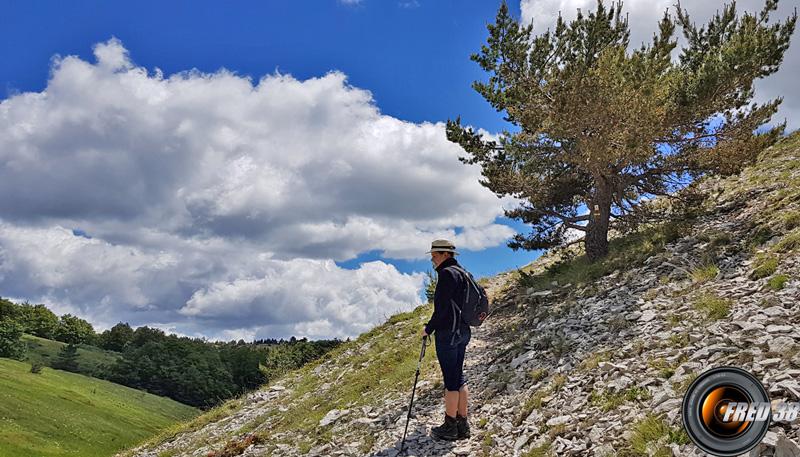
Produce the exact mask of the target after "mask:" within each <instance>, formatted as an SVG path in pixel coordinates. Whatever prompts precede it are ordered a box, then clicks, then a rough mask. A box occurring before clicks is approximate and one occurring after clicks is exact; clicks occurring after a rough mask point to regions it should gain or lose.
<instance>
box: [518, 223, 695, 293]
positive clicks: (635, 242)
mask: <svg viewBox="0 0 800 457" xmlns="http://www.w3.org/2000/svg"><path fill="white" fill-rule="evenodd" d="M689 227H690V225H689V223H688V221H686V220H683V221H677V220H676V221H668V222H664V223H660V224H648V225H643V226H642V227H640V229H639V230H638V231H636V232H633V233H629V234H627V235H624V236H620V237H616V238H612V239H610V240H609V242H608V255H607V256H606V257H604V258H603V259H601V260H598V261H596V262H594V263H591V262H590V261H589V259H588V257H587V256H586V255H585V254H582V255H579V256H567V257H566V258H564V259H563V260H560V261H557V262H555V263H554V264H552V265H550V266H549V267H547V268H546V269H545V271H543V272H538V273H537V272H535V271H534V264H531V265H528V266H526V267H523V268H522V269H520V270H519V271H518V275H519V277H518V282H519V284H520V285H521V286H523V287H532V288H534V289H536V290H544V289H549V288H552V287H553V286H552V281H556V282H557V284H561V285H563V284H568V283H569V284H572V285H574V286H576V287H577V286H582V285H590V286H591V285H592V284H594V282H595V280H597V279H599V278H601V277H603V276H605V275H607V274H609V273H612V272H613V271H614V270H620V271H626V270H628V269H630V268H631V267H632V266H634V265H640V264H641V263H642V262H644V261H645V260H647V258H649V257H651V256H653V255H654V254H657V253H659V252H661V251H663V250H664V246H665V245H666V244H668V243H671V242H673V241H675V240H677V239H679V238H681V237H682V236H684V235H686V234H687V233H688V229H689Z"/></svg>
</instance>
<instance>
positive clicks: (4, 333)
mask: <svg viewBox="0 0 800 457" xmlns="http://www.w3.org/2000/svg"><path fill="white" fill-rule="evenodd" d="M0 357H8V358H10V359H17V360H22V359H23V358H24V357H25V343H24V342H23V341H22V326H21V325H20V324H18V323H16V322H14V321H12V320H10V319H2V320H0Z"/></svg>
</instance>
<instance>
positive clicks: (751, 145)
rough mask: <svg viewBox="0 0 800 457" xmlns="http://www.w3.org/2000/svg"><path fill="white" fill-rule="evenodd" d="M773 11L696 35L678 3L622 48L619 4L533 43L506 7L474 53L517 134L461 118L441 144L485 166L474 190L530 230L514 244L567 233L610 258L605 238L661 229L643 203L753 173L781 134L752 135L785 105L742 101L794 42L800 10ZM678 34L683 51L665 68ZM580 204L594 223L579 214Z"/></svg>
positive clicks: (487, 93) (727, 10) (717, 21)
mask: <svg viewBox="0 0 800 457" xmlns="http://www.w3.org/2000/svg"><path fill="white" fill-rule="evenodd" d="M777 5H778V0H766V4H765V6H764V8H763V9H762V11H761V12H760V13H758V14H748V13H745V14H743V15H741V16H738V15H737V14H736V7H735V3H731V4H729V5H725V6H724V7H723V8H722V11H721V12H718V13H717V14H716V15H715V16H714V17H713V18H712V19H711V21H710V22H709V23H708V24H707V25H706V26H705V27H701V28H697V27H696V26H695V24H694V23H693V22H692V21H691V20H690V18H689V15H688V14H687V13H686V11H684V10H682V9H681V7H680V4H678V5H677V7H676V9H677V18H673V16H672V15H670V14H669V11H666V12H665V14H664V16H663V18H662V19H661V21H660V22H659V23H658V31H657V32H656V33H655V34H654V36H653V39H652V42H651V43H649V44H643V45H642V46H641V47H640V48H638V49H635V50H633V51H629V50H628V44H629V28H628V20H627V18H625V17H624V16H623V14H622V4H621V3H617V4H612V6H611V8H610V9H609V8H607V7H606V6H604V4H603V3H602V1H598V3H597V9H596V10H595V11H592V12H590V13H589V14H588V15H584V14H582V13H581V12H580V11H579V12H578V15H577V18H576V19H575V20H574V21H571V22H569V23H567V22H565V21H564V20H563V19H562V18H561V17H559V18H558V21H557V23H556V26H555V29H554V30H553V31H551V30H547V31H546V32H544V33H542V34H540V35H538V36H533V35H532V32H533V28H532V25H529V26H524V27H523V26H520V24H519V23H518V22H517V21H516V20H515V19H513V18H512V17H511V15H510V14H509V11H508V6H507V5H506V4H505V3H503V4H502V5H501V6H500V9H499V11H498V13H497V17H496V21H495V23H494V24H490V25H489V26H488V29H489V37H488V40H487V43H486V45H484V46H482V48H481V50H480V52H479V53H477V54H475V55H473V56H472V60H474V61H475V62H477V63H478V64H479V65H480V67H481V68H482V69H483V70H485V71H487V72H488V73H490V77H489V79H488V81H487V82H477V81H476V82H475V83H474V84H473V87H474V88H475V90H476V91H477V92H479V93H480V94H481V95H482V96H483V97H484V98H485V99H486V100H487V101H488V102H489V103H490V104H491V105H492V106H493V107H494V108H495V109H496V110H497V111H499V112H505V120H506V121H508V122H510V123H511V124H512V125H514V126H515V127H516V130H517V131H516V132H515V133H509V132H504V133H503V134H502V135H501V137H500V138H499V140H498V141H489V140H485V139H484V138H483V136H482V135H480V134H479V133H476V131H475V130H474V129H473V128H471V127H464V126H462V125H461V120H460V118H457V119H456V120H455V121H448V124H447V137H448V139H449V140H451V141H453V142H457V143H459V144H460V145H461V146H462V147H463V148H464V149H465V150H466V152H467V156H466V157H461V160H462V162H465V163H469V164H475V163H477V164H480V166H481V167H482V170H483V176H484V179H482V180H481V184H483V185H484V186H486V187H487V188H489V189H490V190H492V191H493V192H495V194H497V195H498V196H505V195H511V196H514V197H517V198H519V199H520V200H521V201H522V202H523V203H522V204H521V205H520V206H519V207H518V208H515V209H512V210H509V211H506V215H507V216H508V217H511V218H516V219H520V220H522V221H523V222H526V223H528V224H532V225H533V231H532V232H531V234H529V235H523V234H518V235H516V236H515V237H514V239H513V240H512V241H511V242H510V243H509V246H510V247H511V248H513V249H515V250H516V249H520V248H522V249H529V250H532V249H547V248H551V247H556V246H563V245H566V244H568V243H567V241H566V237H565V234H566V231H567V229H574V230H578V231H580V232H583V233H584V234H585V235H584V236H583V237H582V238H580V239H579V240H577V241H578V242H583V243H584V246H585V250H586V254H587V257H588V258H589V260H590V261H592V262H594V261H596V260H598V259H600V258H602V257H604V256H605V255H606V254H607V253H608V232H609V229H610V228H615V227H619V229H620V232H625V231H627V230H632V229H634V228H636V227H637V226H638V225H639V224H641V223H643V222H650V221H654V220H659V219H660V218H662V219H663V217H664V215H663V214H658V213H656V212H652V210H645V208H644V207H643V205H641V204H640V201H641V197H650V196H654V195H664V196H667V197H669V198H671V199H675V198H682V197H680V196H679V195H678V194H676V193H675V192H674V191H675V190H677V189H678V188H680V187H681V186H684V185H685V184H686V183H685V180H686V179H689V178H690V179H696V178H698V177H700V176H703V175H706V174H718V175H729V174H733V173H737V172H738V171H740V170H741V169H742V167H744V166H745V165H747V164H749V163H752V162H753V161H754V160H755V158H756V157H757V155H758V153H759V152H760V151H761V150H763V149H764V148H765V147H767V146H769V145H771V144H773V143H774V142H775V141H776V140H777V139H778V138H779V137H780V135H781V134H782V133H783V130H784V128H785V122H784V123H783V124H781V125H779V126H777V127H775V128H773V129H770V130H767V131H763V132H760V133H754V132H756V131H757V129H759V128H760V127H761V126H763V125H764V124H765V123H766V122H767V121H768V120H769V119H770V118H771V116H772V115H773V114H774V113H775V112H776V111H777V109H778V105H779V104H780V103H781V99H780V98H779V99H776V100H772V101H769V102H767V103H765V104H762V105H757V104H755V103H753V104H750V101H751V100H752V98H753V95H754V91H753V82H754V81H755V80H756V79H759V78H763V77H765V76H767V75H770V74H772V73H774V72H775V71H777V70H778V68H779V65H780V64H781V62H782V60H783V56H784V54H785V52H786V50H787V49H788V47H789V42H790V37H791V35H792V33H793V32H794V27H795V23H796V20H797V14H796V12H795V14H794V15H793V16H792V17H789V18H787V19H786V20H785V21H784V22H778V23H775V24H772V23H769V16H770V13H771V12H773V11H775V10H776V9H777ZM676 25H679V26H680V27H681V28H682V31H683V35H684V36H685V37H686V40H687V44H686V46H685V47H684V48H682V49H681V50H680V54H679V60H677V61H673V60H672V59H671V53H672V51H673V50H674V49H675V48H676V46H677V41H676V40H675V39H673V34H674V32H675V29H676ZM583 205H585V207H586V208H588V210H589V211H588V213H586V214H578V211H579V210H580V208H581V207H582V206H583ZM648 211H650V212H648ZM584 222H585V224H583V223H584Z"/></svg>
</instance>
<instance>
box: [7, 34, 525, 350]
mask: <svg viewBox="0 0 800 457" xmlns="http://www.w3.org/2000/svg"><path fill="white" fill-rule="evenodd" d="M94 55H95V58H96V62H87V61H84V60H81V59H80V58H77V57H73V56H68V57H63V58H61V57H58V58H56V59H54V63H53V66H52V70H51V77H50V80H49V81H48V84H47V87H46V88H45V89H44V90H43V91H42V92H35V93H23V94H19V95H15V96H12V97H10V98H8V99H6V100H3V101H2V103H0V291H2V293H3V294H4V295H5V296H11V297H21V298H25V299H28V300H30V301H37V302H38V301H42V302H46V303H48V304H50V305H52V306H53V307H54V308H55V309H56V310H57V312H73V313H76V314H78V315H81V316H84V317H87V318H88V319H89V320H90V321H92V322H93V323H95V325H98V326H100V327H106V326H110V325H113V324H114V323H116V322H117V321H129V322H131V324H132V325H144V324H151V325H152V324H157V325H161V326H163V327H165V328H170V329H173V330H174V331H176V332H179V333H182V334H188V335H203V336H207V337H211V338H216V337H219V338H226V337H229V336H235V335H245V336H251V335H252V336H254V337H284V336H289V335H296V336H309V337H312V338H318V337H334V336H335V337H344V336H355V335H357V334H358V333H360V332H361V331H364V330H366V329H368V328H370V327H372V326H373V325H375V324H376V323H378V322H380V321H381V320H382V319H383V318H384V317H385V316H388V315H391V314H393V313H394V312H396V311H399V310H407V309H410V308H411V307H413V306H415V305H416V304H418V303H419V298H418V290H419V288H420V287H421V285H422V280H423V278H422V275H419V274H416V275H409V274H402V273H400V272H398V271H397V270H396V269H395V268H394V267H393V266H392V265H390V264H387V263H385V262H383V261H376V262H370V263H365V264H362V265H361V266H360V268H358V269H356V270H347V269H342V268H339V267H338V266H337V265H336V264H335V263H334V260H336V261H341V260H347V259H352V258H355V257H357V256H358V255H359V254H360V253H364V252H369V251H378V252H380V253H381V254H382V256H383V257H384V258H395V259H419V258H423V257H425V254H424V251H425V250H426V247H427V246H428V244H429V242H430V240H431V239H434V238H440V237H448V238H451V239H453V240H454V241H455V242H456V244H457V245H458V246H459V247H460V248H461V249H471V250H481V249H484V248H487V247H491V246H496V245H499V244H501V243H503V242H504V241H505V240H507V239H508V238H509V237H510V236H511V235H512V234H513V233H514V232H513V230H512V229H511V228H510V227H508V226H505V225H502V224H497V223H495V220H496V218H497V217H498V216H501V215H502V205H506V206H508V205H509V204H510V202H509V201H508V200H499V199H497V197H496V196H495V195H494V194H492V193H491V192H490V191H488V190H487V189H485V188H483V187H482V186H481V185H480V184H479V183H478V180H479V178H480V170H479V169H478V168H476V167H468V166H465V165H463V164H461V163H460V162H459V161H458V160H457V158H458V156H459V155H460V154H463V150H461V148H460V147H459V146H457V145H455V144H453V143H450V142H448V141H447V140H446V138H445V135H444V125H443V124H442V123H435V124H434V123H421V124H415V123H410V122H405V121H402V120H399V119H395V118H392V117H390V116H385V115H382V114H381V113H380V111H379V110H378V108H377V107H376V106H375V103H374V101H373V99H372V96H371V94H370V93H369V92H368V91H366V90H363V89H359V88H356V87H352V86H350V85H349V84H348V83H347V79H346V76H345V75H344V74H342V73H340V72H331V73H328V74H326V75H324V76H322V77H319V78H312V79H308V80H305V81H300V80H297V79H295V78H293V77H292V76H290V75H283V74H277V73H276V74H272V75H267V76H264V77H263V78H261V79H260V80H258V81H257V82H254V81H253V80H252V79H251V78H248V77H243V76H240V75H237V74H235V73H232V72H229V71H227V70H220V71H218V72H215V73H212V74H207V73H201V72H198V71H195V70H192V71H187V72H183V73H179V74H174V75H170V76H165V75H163V74H162V73H161V72H160V71H159V70H158V69H155V70H153V71H149V70H147V69H145V68H142V67H139V66H136V65H135V63H134V62H133V61H132V60H131V57H130V55H129V53H128V51H127V50H126V49H125V48H124V46H123V45H122V43H121V42H119V41H118V40H115V39H112V40H110V41H108V42H105V43H101V44H98V45H96V46H95V48H94ZM457 229H458V230H457Z"/></svg>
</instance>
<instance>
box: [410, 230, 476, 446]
mask: <svg viewBox="0 0 800 457" xmlns="http://www.w3.org/2000/svg"><path fill="white" fill-rule="evenodd" d="M428 253H430V255H431V262H432V263H433V265H434V267H435V268H436V273H437V276H438V279H437V281H436V292H435V293H434V298H433V315H432V316H431V318H430V320H429V321H428V323H427V324H425V328H424V329H423V330H422V334H423V336H425V335H430V334H434V337H435V342H436V358H437V359H438V360H439V366H440V367H441V369H442V377H443V378H444V387H445V394H444V411H445V415H444V423H443V424H442V425H440V426H438V427H433V428H432V429H431V434H432V435H433V437H434V438H438V439H444V440H456V439H464V438H469V436H470V432H469V423H468V422H467V403H468V400H469V389H467V384H466V378H465V377H464V353H465V351H466V349H467V344H469V340H470V337H471V336H472V332H471V330H470V326H469V325H467V324H466V323H465V322H464V321H463V320H461V319H460V318H459V317H458V316H456V315H455V313H454V310H453V305H452V304H451V300H453V301H454V302H455V304H457V306H459V307H460V306H461V304H462V303H463V302H464V291H465V289H466V287H465V286H466V282H465V281H466V279H465V278H464V276H463V275H462V274H461V273H460V272H459V271H460V268H461V267H460V265H459V264H458V262H457V261H456V259H455V257H454V256H456V255H458V252H456V247H455V245H453V243H451V242H450V241H448V240H436V241H434V242H433V243H431V250H430V251H428ZM456 268H459V270H457V269H456ZM459 333H460V335H459Z"/></svg>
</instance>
